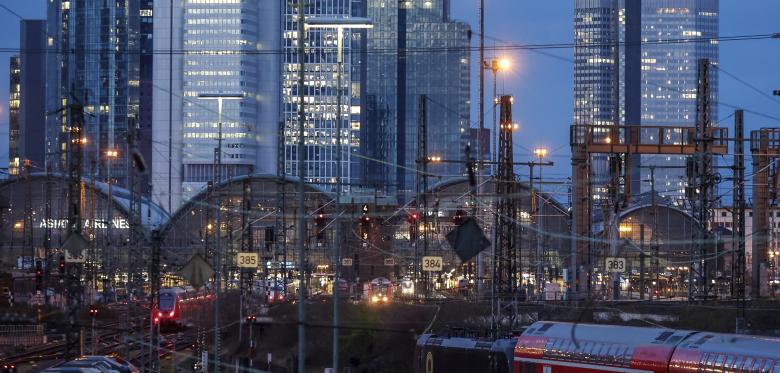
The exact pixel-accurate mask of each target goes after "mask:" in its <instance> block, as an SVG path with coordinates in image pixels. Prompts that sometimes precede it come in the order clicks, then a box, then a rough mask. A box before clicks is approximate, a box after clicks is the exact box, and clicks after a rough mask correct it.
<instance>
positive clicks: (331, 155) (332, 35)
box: [281, 0, 365, 189]
mask: <svg viewBox="0 0 780 373" xmlns="http://www.w3.org/2000/svg"><path fill="white" fill-rule="evenodd" d="M282 7H283V14H282V17H283V18H282V24H283V37H282V48H283V55H284V60H283V61H282V71H281V74H282V75H281V78H282V88H281V93H282V94H281V97H282V102H281V114H282V121H283V123H284V132H283V137H284V160H283V162H284V170H283V171H284V173H285V174H286V175H287V176H296V175H298V166H297V162H298V157H299V154H298V150H297V149H298V148H297V144H298V137H299V131H298V76H299V73H300V72H299V68H298V52H297V48H298V39H297V38H298V24H297V20H298V12H297V7H298V5H297V1H286V2H284V4H283V5H282ZM305 8H306V17H307V18H310V17H330V18H348V17H356V16H357V17H360V16H364V15H365V13H364V11H365V6H364V4H363V1H360V0H308V1H307V2H306V7H305ZM363 35H365V30H350V29H345V30H344V36H343V43H344V44H343V53H344V60H343V68H342V75H341V79H342V80H341V82H342V86H341V89H340V90H339V91H340V92H341V96H342V97H341V106H342V109H341V113H342V117H341V118H340V123H341V126H340V128H341V139H342V143H341V144H337V143H336V133H337V132H336V128H337V123H338V122H337V120H338V119H337V118H336V112H337V106H336V105H337V101H338V99H337V94H338V93H337V92H338V91H337V90H336V89H335V88H336V86H337V80H338V75H337V66H338V63H337V31H336V30H335V29H322V28H312V29H309V30H308V31H307V33H306V36H307V48H306V50H307V54H306V61H305V64H304V78H305V80H306V84H305V87H304V90H305V97H304V103H305V111H306V123H305V130H304V134H303V135H304V144H305V148H306V155H305V164H306V171H305V172H306V174H305V175H306V180H307V182H310V183H314V184H320V185H321V186H323V187H325V188H329V189H333V187H334V183H336V167H338V166H337V165H336V154H337V153H336V152H337V151H341V155H342V156H341V179H342V182H343V185H345V187H347V188H348V187H349V186H350V185H352V184H354V183H356V182H357V181H359V179H360V176H359V174H358V172H359V168H358V165H359V164H360V159H359V158H358V157H355V156H354V155H355V153H357V152H358V150H359V149H360V140H361V139H360V132H361V130H362V126H363V123H362V121H361V112H360V102H361V93H362V89H363V87H362V80H361V76H362V75H363V71H362V70H363V68H364V67H363V63H362V57H363V55H362V54H361V46H362V45H363V40H364V39H363V37H362V36H363Z"/></svg>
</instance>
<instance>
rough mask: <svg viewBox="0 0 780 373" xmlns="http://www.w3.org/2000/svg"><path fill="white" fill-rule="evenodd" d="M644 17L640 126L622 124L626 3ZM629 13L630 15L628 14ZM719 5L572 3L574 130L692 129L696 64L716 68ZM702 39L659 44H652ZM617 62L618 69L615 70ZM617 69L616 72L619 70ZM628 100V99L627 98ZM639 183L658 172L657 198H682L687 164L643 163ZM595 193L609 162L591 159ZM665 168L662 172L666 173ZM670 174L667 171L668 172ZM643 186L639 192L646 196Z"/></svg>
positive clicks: (691, 0)
mask: <svg viewBox="0 0 780 373" xmlns="http://www.w3.org/2000/svg"><path fill="white" fill-rule="evenodd" d="M627 2H636V3H635V4H636V5H635V8H633V9H639V10H640V11H641V17H640V18H641V27H639V28H638V30H639V32H640V35H633V36H634V39H633V40H641V42H642V45H641V61H638V63H639V64H640V66H639V68H638V69H636V71H639V74H641V76H640V79H639V81H640V82H641V83H640V85H639V87H638V88H639V90H640V92H639V93H640V97H641V104H640V108H639V110H640V122H641V123H633V122H632V123H629V122H631V121H627V120H626V106H625V103H626V101H625V98H626V94H627V92H626V85H625V81H626V79H630V77H626V74H627V73H629V74H630V73H631V71H633V70H632V69H631V68H627V67H626V61H628V59H627V58H626V46H625V42H626V40H631V39H632V35H627V32H634V31H631V30H630V29H627V28H626V17H627V15H626V3H627ZM629 9H632V8H631V7H629ZM718 14H719V3H718V0H643V1H641V3H640V2H639V1H638V0H576V1H575V15H574V33H575V44H576V47H575V66H574V124H578V125H611V124H616V123H619V124H627V125H665V126H681V127H685V126H691V127H692V126H694V125H695V123H696V91H697V89H696V88H697V83H698V78H697V70H698V60H699V59H704V58H706V59H709V60H710V61H711V63H712V64H714V65H717V63H718V44H717V40H714V39H717V37H718V34H719V32H718ZM680 39H702V40H700V41H698V40H696V41H688V42H682V43H681V42H674V43H663V42H658V43H656V41H662V40H680ZM615 61H618V64H616V63H615ZM616 66H617V67H616ZM710 76H711V82H712V86H711V92H712V97H710V101H711V102H712V114H713V118H715V119H714V120H715V121H717V97H718V76H717V70H716V69H711V70H710ZM628 93H629V94H630V93H632V92H628ZM640 159H641V162H640V163H641V165H642V167H641V168H640V169H639V180H648V179H649V177H650V176H649V173H650V171H649V169H648V168H647V166H651V165H653V166H655V167H656V171H655V185H656V191H657V192H658V193H659V194H661V195H662V196H669V197H671V198H672V199H673V200H675V199H677V198H678V197H681V196H683V195H684V187H685V184H686V180H685V170H684V169H681V168H675V167H680V166H684V165H685V160H684V157H679V156H662V155H643V156H641V158H640ZM592 161H593V162H592V165H593V173H594V175H593V180H594V194H595V197H598V196H599V195H600V194H601V193H603V192H604V189H603V185H604V184H605V183H606V181H607V179H608V176H607V174H606V173H607V167H606V157H605V156H602V155H596V156H594V158H593V160H592ZM664 167H667V168H664ZM670 167H671V168H670ZM649 188H650V185H649V183H645V182H642V183H640V191H641V192H647V191H649Z"/></svg>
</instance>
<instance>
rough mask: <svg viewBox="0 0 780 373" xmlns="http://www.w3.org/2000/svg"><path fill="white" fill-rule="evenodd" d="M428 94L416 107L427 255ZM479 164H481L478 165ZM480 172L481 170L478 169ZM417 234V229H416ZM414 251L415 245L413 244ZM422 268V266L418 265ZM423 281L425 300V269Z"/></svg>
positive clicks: (419, 194) (425, 252)
mask: <svg viewBox="0 0 780 373" xmlns="http://www.w3.org/2000/svg"><path fill="white" fill-rule="evenodd" d="M427 103H428V96H426V95H420V101H419V103H418V106H417V107H418V109H417V115H418V117H417V159H418V161H417V162H418V169H419V170H418V171H419V172H417V198H416V200H417V201H416V202H417V211H418V212H420V200H421V199H422V211H421V214H422V217H421V219H420V220H421V222H422V227H423V250H422V256H425V255H428V198H427V194H428V161H429V159H428V112H427ZM480 166H481V165H480ZM480 172H481V171H480ZM417 234H418V235H419V230H418V231H417ZM415 251H417V252H419V251H418V250H417V245H416V244H415ZM421 260H422V258H421V257H420V256H419V255H418V256H417V258H416V261H417V263H416V265H420V263H421ZM420 269H422V266H420ZM422 275H423V283H424V288H423V290H424V293H425V294H424V296H425V300H428V299H429V298H430V272H428V271H425V272H424V273H422Z"/></svg>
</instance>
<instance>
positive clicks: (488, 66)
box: [479, 57, 512, 173]
mask: <svg viewBox="0 0 780 373" xmlns="http://www.w3.org/2000/svg"><path fill="white" fill-rule="evenodd" d="M511 66H512V62H511V61H510V60H509V59H508V58H503V57H500V58H492V59H490V60H489V61H488V60H485V61H482V69H483V70H490V71H491V72H492V73H493V152H492V154H491V158H492V161H494V162H495V161H497V160H498V130H497V128H496V120H497V119H496V106H498V97H497V96H498V87H497V86H498V84H497V80H498V79H497V76H498V72H499V71H508V70H509V68H510V67H511ZM479 136H480V137H481V136H482V134H480V135H479ZM479 151H480V152H483V153H484V149H482V144H479ZM479 156H480V159H481V157H482V154H480V155H479ZM493 167H497V166H495V165H494V166H493ZM494 173H495V172H494Z"/></svg>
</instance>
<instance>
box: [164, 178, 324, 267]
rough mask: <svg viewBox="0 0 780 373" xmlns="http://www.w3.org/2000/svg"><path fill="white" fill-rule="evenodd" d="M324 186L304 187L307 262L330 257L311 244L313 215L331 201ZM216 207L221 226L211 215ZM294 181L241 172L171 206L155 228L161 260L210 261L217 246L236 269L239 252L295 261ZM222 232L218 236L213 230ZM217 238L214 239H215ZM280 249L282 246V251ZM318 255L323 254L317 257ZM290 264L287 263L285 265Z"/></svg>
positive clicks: (176, 262)
mask: <svg viewBox="0 0 780 373" xmlns="http://www.w3.org/2000/svg"><path fill="white" fill-rule="evenodd" d="M332 198H333V197H332V196H331V195H330V194H329V193H327V192H325V191H324V190H323V189H321V188H319V187H317V186H313V185H306V189H305V203H306V205H305V208H304V212H303V213H305V214H306V215H307V219H306V221H307V224H309V225H310V226H309V227H308V229H307V235H308V236H309V237H305V238H304V239H305V240H306V242H307V247H309V248H310V251H309V255H310V256H309V260H310V262H313V261H316V260H318V258H319V257H320V256H326V255H329V253H327V252H326V251H325V250H324V249H323V250H318V249H317V248H318V247H317V245H316V244H312V243H313V240H314V238H313V235H314V234H315V233H314V232H315V230H314V229H313V224H314V223H313V220H314V219H312V216H313V215H314V214H316V213H318V211H320V210H321V209H323V208H328V207H330V208H332V206H328V205H330V204H332V203H333V201H332ZM217 206H220V209H219V212H220V221H221V227H219V228H220V229H217V226H216V222H217V219H216V213H217ZM297 209H298V179H296V178H291V177H284V178H280V177H279V176H276V175H261V174H255V175H245V176H239V177H235V178H231V179H230V180H226V181H224V182H222V183H220V184H218V185H217V186H216V187H214V188H212V189H206V190H203V191H201V192H200V193H198V194H197V195H195V196H194V197H193V198H191V199H190V200H189V201H187V202H186V203H185V204H184V205H183V206H181V207H180V208H179V209H177V210H176V212H175V213H174V214H173V215H172V216H171V218H170V220H168V222H167V223H166V224H165V225H164V226H163V227H162V228H161V229H160V231H161V235H162V239H163V244H162V251H161V255H162V257H161V260H162V263H164V264H167V265H172V266H179V265H182V264H183V263H184V262H186V261H187V260H188V259H189V258H190V257H191V256H192V255H193V254H201V255H203V256H204V257H206V258H207V259H209V260H210V258H211V256H212V255H213V252H214V251H213V250H214V248H215V247H216V245H217V244H219V245H220V247H221V248H222V249H221V251H222V252H224V253H226V256H225V257H224V260H223V263H225V266H226V267H228V268H234V267H235V255H236V253H237V252H239V251H250V252H257V253H260V254H261V259H262V260H264V261H270V260H273V259H274V253H276V254H277V257H276V259H277V260H280V261H286V262H289V263H293V262H295V260H296V256H295V254H296V250H295V247H296V240H297V237H296V235H297V230H296V229H295V227H296V226H297V220H296V216H297V214H298V213H299V212H298V211H297ZM218 231H219V232H221V234H220V236H219V240H217V236H216V233H217V232H218ZM218 241H219V243H217V242H218ZM285 248H287V250H286V252H285V250H284V249H285ZM319 259H322V258H319ZM290 267H291V266H290Z"/></svg>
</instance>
